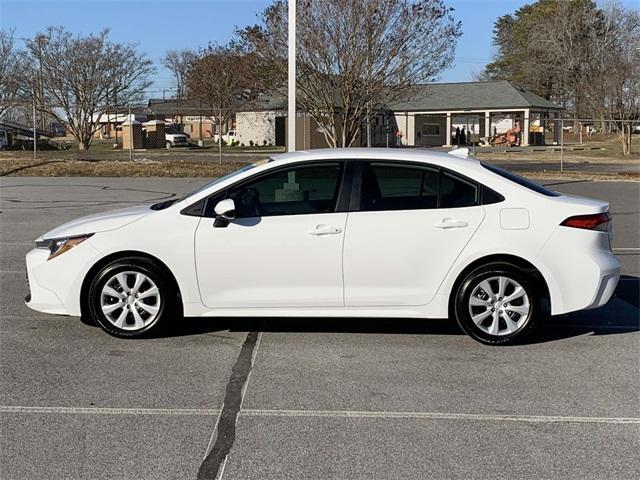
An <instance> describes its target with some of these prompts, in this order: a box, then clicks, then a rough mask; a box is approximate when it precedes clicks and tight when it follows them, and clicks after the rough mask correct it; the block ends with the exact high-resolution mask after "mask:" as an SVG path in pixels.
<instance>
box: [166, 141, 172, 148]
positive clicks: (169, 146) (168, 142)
mask: <svg viewBox="0 0 640 480" xmlns="http://www.w3.org/2000/svg"><path fill="white" fill-rule="evenodd" d="M165 146H166V147H167V148H171V147H173V143H171V142H170V141H169V140H167V141H166V143H165Z"/></svg>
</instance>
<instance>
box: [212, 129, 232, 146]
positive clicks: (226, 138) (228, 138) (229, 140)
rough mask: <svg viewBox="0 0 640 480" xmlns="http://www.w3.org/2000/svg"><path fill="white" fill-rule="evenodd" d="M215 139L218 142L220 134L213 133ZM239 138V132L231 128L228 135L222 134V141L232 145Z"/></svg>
mask: <svg viewBox="0 0 640 480" xmlns="http://www.w3.org/2000/svg"><path fill="white" fill-rule="evenodd" d="M213 139H214V140H215V141H216V142H218V134H217V133H214V134H213ZM237 139H238V132H236V131H235V130H229V131H228V132H227V133H226V135H222V143H223V144H224V145H228V146H231V145H233V143H234V142H235V141H236V140H237Z"/></svg>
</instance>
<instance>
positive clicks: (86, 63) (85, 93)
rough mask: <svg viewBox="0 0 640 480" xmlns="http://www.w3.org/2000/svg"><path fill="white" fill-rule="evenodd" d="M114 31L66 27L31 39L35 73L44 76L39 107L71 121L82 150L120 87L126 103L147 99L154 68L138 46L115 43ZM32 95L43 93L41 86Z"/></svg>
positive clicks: (120, 97) (70, 127) (28, 44)
mask: <svg viewBox="0 0 640 480" xmlns="http://www.w3.org/2000/svg"><path fill="white" fill-rule="evenodd" d="M108 35H109V32H108V30H104V31H102V32H100V33H99V34H98V35H89V36H86V37H83V36H79V35H78V36H74V35H72V34H71V33H70V32H68V31H67V30H65V29H64V28H62V27H50V28H49V29H48V30H47V31H46V32H45V33H40V34H37V35H36V36H35V37H34V38H33V39H29V40H26V42H25V43H26V47H27V52H28V55H29V57H30V59H31V62H30V64H31V66H32V68H33V69H34V70H35V69H38V70H39V71H33V72H32V75H31V77H32V78H38V77H39V78H41V79H42V82H41V85H40V89H41V92H42V93H41V97H42V98H37V101H36V104H37V108H38V109H39V110H40V111H42V112H44V113H46V114H49V115H51V116H53V117H54V118H56V119H57V120H58V121H59V122H61V123H63V124H65V125H66V126H67V128H68V130H69V131H70V132H71V134H72V135H73V137H74V138H75V139H76V140H77V141H78V147H79V148H80V149H81V150H86V149H88V148H90V146H91V143H92V141H93V134H94V133H95V132H96V131H97V130H98V128H99V126H100V125H99V120H100V117H101V115H102V114H104V113H105V112H106V110H107V109H108V107H109V104H110V100H111V99H112V97H113V92H114V91H117V94H118V101H119V103H120V104H121V105H133V104H135V103H136V102H138V101H140V100H141V99H142V94H143V92H144V90H145V89H146V88H147V87H148V86H149V85H150V81H149V76H150V74H151V73H152V72H153V71H154V70H153V66H152V63H151V61H150V60H148V59H147V58H146V56H145V55H144V54H141V53H139V52H138V51H137V50H136V48H135V46H134V45H128V44H121V43H115V42H111V41H110V40H109V38H108ZM31 90H32V95H35V96H36V97H38V92H37V90H38V89H37V88H32V89H31Z"/></svg>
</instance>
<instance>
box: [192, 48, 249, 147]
mask: <svg viewBox="0 0 640 480" xmlns="http://www.w3.org/2000/svg"><path fill="white" fill-rule="evenodd" d="M255 65H256V62H255V59H254V58H253V57H252V56H251V55H249V54H247V53H246V52H244V51H243V50H242V49H240V48H238V46H237V45H235V44H233V43H232V44H229V45H223V46H221V45H210V46H209V47H208V48H206V49H204V50H203V51H201V52H200V54H199V56H198V58H197V59H196V60H195V61H193V62H192V64H191V68H190V69H189V71H188V73H187V76H186V83H185V85H186V89H187V93H188V96H189V98H190V99H191V100H192V101H195V102H196V103H197V104H199V105H200V106H201V114H203V115H207V116H211V117H212V118H214V119H215V123H216V127H217V130H218V142H219V145H220V146H222V135H223V129H226V126H227V125H228V123H229V120H230V119H231V118H232V116H233V114H234V113H235V111H236V110H237V108H238V107H239V106H240V105H241V104H242V103H243V102H246V101H248V100H250V99H251V98H252V97H254V96H255V95H256V94H257V93H258V89H257V84H256V80H255V79H256V68H255ZM224 133H226V131H225V132H224Z"/></svg>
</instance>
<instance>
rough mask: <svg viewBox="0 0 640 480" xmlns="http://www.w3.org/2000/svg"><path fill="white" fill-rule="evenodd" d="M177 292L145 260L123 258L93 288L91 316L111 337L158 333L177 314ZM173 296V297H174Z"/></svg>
mask: <svg viewBox="0 0 640 480" xmlns="http://www.w3.org/2000/svg"><path fill="white" fill-rule="evenodd" d="M174 293H175V292H172V289H171V285H170V283H169V282H168V281H167V279H166V278H165V276H164V275H163V272H162V271H161V270H160V269H159V268H157V266H156V265H155V264H154V263H153V262H151V261H149V260H147V259H145V258H137V257H130V258H123V259H119V260H116V261H114V262H111V263H109V264H108V265H106V266H105V267H103V268H102V269H101V270H100V271H99V272H98V273H97V274H96V275H95V277H94V278H93V280H92V282H91V286H90V288H89V299H88V300H89V301H88V304H89V312H90V315H91V317H92V318H93V320H95V322H96V323H97V324H98V325H100V327H102V329H103V330H105V331H106V332H107V333H109V334H111V335H114V336H116V337H123V338H129V337H139V336H143V335H147V334H149V333H150V332H158V331H159V330H160V328H161V327H162V326H164V324H165V323H166V320H167V317H168V316H170V315H171V314H172V313H173V312H174V310H175V309H174V306H175V301H174V299H175V295H174ZM172 294H173V295H172Z"/></svg>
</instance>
